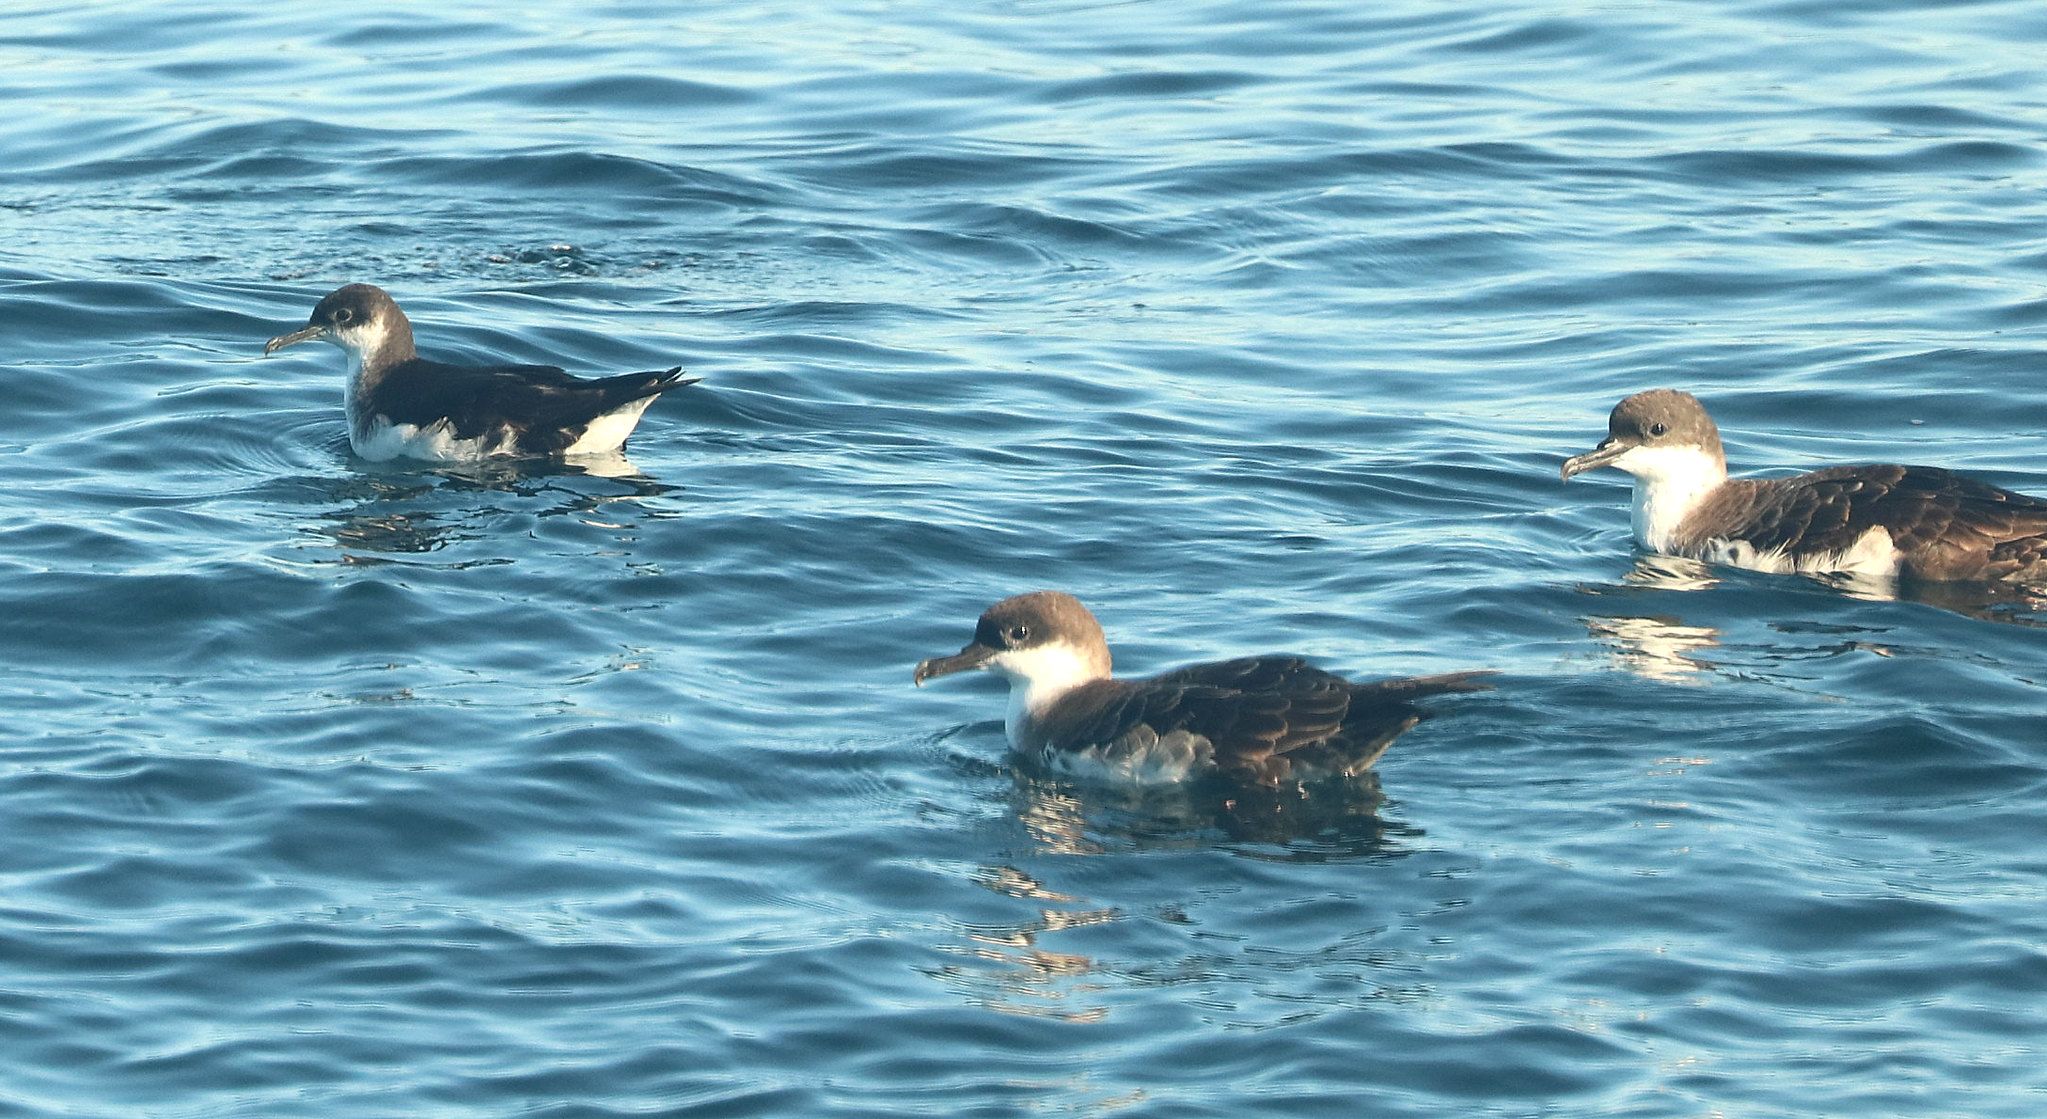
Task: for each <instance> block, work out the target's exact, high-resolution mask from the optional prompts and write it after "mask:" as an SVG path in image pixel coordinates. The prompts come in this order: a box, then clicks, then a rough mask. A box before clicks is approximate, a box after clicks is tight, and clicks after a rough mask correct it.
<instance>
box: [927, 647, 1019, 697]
mask: <svg viewBox="0 0 2047 1119" xmlns="http://www.w3.org/2000/svg"><path fill="white" fill-rule="evenodd" d="M999 652H1001V650H999V649H992V648H989V647H988V646H986V645H983V644H981V643H980V642H979V641H969V642H967V647H966V648H964V649H961V650H960V651H959V652H957V653H954V654H953V655H952V656H949V657H932V658H930V659H929V660H921V661H918V662H917V671H916V672H915V673H914V674H912V675H911V677H910V682H911V683H913V684H915V685H917V686H918V687H920V688H921V687H923V686H924V681H926V680H936V679H937V678H939V677H940V676H950V675H952V674H953V673H955V672H971V671H973V670H974V669H977V668H986V667H988V662H989V661H991V660H994V659H995V656H996V654H997V653H999Z"/></svg>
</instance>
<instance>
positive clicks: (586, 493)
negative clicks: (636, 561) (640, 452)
mask: <svg viewBox="0 0 2047 1119" xmlns="http://www.w3.org/2000/svg"><path fill="white" fill-rule="evenodd" d="M592 466H594V467H597V469H594V470H593V469H590V467H592ZM585 477H588V478H595V479H599V480H600V482H601V484H600V485H597V486H595V487H590V486H583V485H578V484H576V480H577V479H579V478H585ZM436 481H438V483H439V484H435V483H436ZM607 489H615V490H616V492H605V491H606V490H607ZM677 489H678V487H675V486H670V485H665V484H663V483H660V482H656V481H654V480H653V479H652V478H649V477H647V476H646V475H643V474H640V473H638V472H637V471H636V470H634V469H633V466H632V463H631V462H629V461H627V460H626V459H625V457H624V456H622V455H609V456H598V457H597V458H595V459H592V460H585V461H579V462H573V463H570V462H553V463H546V464H540V465H537V466H536V464H532V463H526V464H521V465H519V466H513V465H511V464H489V463H468V464H463V465H461V466H450V467H443V468H440V469H437V470H434V471H432V472H431V473H407V474H404V475H401V476H392V477H383V476H379V475H377V474H375V473H367V474H358V475H354V476H352V477H351V478H349V479H348V480H346V482H345V483H344V484H343V485H342V486H341V487H340V490H339V491H338V492H336V493H335V495H334V496H335V497H336V498H337V499H347V500H352V501H353V502H354V503H353V504H352V505H350V506H347V507H344V508H340V509H336V510H334V511H333V512H329V513H324V514H322V515H321V516H320V518H319V521H318V523H317V524H316V525H315V526H314V530H315V531H316V532H317V533H319V534H320V535H323V536H325V537H327V538H328V539H330V540H332V541H333V542H334V543H335V544H337V545H339V546H340V547H341V548H342V549H343V552H344V554H343V556H342V561H341V562H343V563H371V564H374V563H379V562H389V561H387V560H380V559H378V558H376V557H379V556H399V555H420V554H424V553H428V552H434V551H439V550H441V549H443V548H446V547H449V546H450V545H454V544H458V543H461V542H463V541H468V540H476V539H481V538H483V537H485V536H487V535H490V530H489V525H490V522H491V521H492V520H493V519H495V518H498V517H501V516H503V515H504V514H505V513H506V512H508V511H509V510H508V508H507V507H506V503H505V502H504V501H503V500H501V499H502V498H504V497H511V498H514V499H518V500H520V501H522V502H524V501H527V500H534V499H538V500H543V501H551V502H552V504H551V505H548V506H546V507H542V508H537V509H536V508H531V507H525V508H523V512H524V513H525V515H528V516H535V517H541V518H548V517H560V516H570V517H576V518H578V519H580V520H582V521H583V522H584V523H586V524H590V525H593V526H595V527H599V528H622V527H625V526H626V525H627V524H629V523H631V518H630V517H620V516H618V515H616V514H615V513H613V512H610V510H618V511H621V512H623V511H625V510H630V509H634V507H636V506H638V505H639V504H640V503H642V502H643V501H644V500H645V499H647V498H652V497H659V496H661V495H663V494H668V493H673V492H676V491H677ZM478 495H483V496H484V497H485V498H486V500H483V501H479V500H478ZM491 498H497V499H498V500H491ZM363 553H367V554H363ZM485 562H501V561H497V560H492V561H485Z"/></svg>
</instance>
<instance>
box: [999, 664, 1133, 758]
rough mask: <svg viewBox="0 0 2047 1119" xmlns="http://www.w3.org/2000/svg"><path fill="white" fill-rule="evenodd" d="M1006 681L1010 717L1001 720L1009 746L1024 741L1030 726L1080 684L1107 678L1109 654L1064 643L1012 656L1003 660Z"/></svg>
mask: <svg viewBox="0 0 2047 1119" xmlns="http://www.w3.org/2000/svg"><path fill="white" fill-rule="evenodd" d="M1001 667H1002V671H1003V674H1004V675H1006V676H1008V677H1009V714H1008V717H1007V718H1005V719H1004V720H1003V725H1004V728H1005V729H1006V730H1007V731H1008V733H1009V740H1010V741H1011V742H1012V743H1021V742H1022V741H1023V740H1024V737H1025V734H1026V731H1027V728H1028V727H1029V726H1030V724H1031V723H1032V722H1033V721H1035V720H1037V719H1038V718H1040V717H1041V716H1043V715H1044V713H1045V711H1046V710H1047V709H1048V708H1050V707H1051V706H1052V704H1054V703H1056V702H1058V701H1059V698H1060V697H1061V696H1063V695H1065V694H1066V693H1068V692H1070V691H1072V690H1073V689H1075V688H1077V687H1080V686H1081V685H1082V684H1086V683H1089V682H1091V681H1094V680H1105V679H1108V676H1109V651H1108V649H1106V648H1098V649H1083V648H1081V647H1079V646H1075V645H1071V644H1066V643H1064V642H1062V643H1060V644H1056V645H1042V646H1039V647H1038V648H1035V649H1024V650H1018V651H1015V652H1011V653H1009V654H1007V655H1006V656H1005V657H1004V658H1003V663H1002V666H1001Z"/></svg>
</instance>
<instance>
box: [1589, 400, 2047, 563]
mask: <svg viewBox="0 0 2047 1119" xmlns="http://www.w3.org/2000/svg"><path fill="white" fill-rule="evenodd" d="M1606 430H1607V436H1606V438H1605V440H1603V441H1601V443H1600V444H1599V445H1598V446H1597V447H1594V448H1593V449H1592V450H1590V451H1587V452H1586V453H1584V454H1582V455H1579V456H1577V457H1576V458H1572V459H1569V460H1567V461H1566V462H1565V463H1564V466H1563V476H1564V479H1565V480H1566V481H1568V480H1569V479H1570V478H1571V477H1572V476H1573V475H1576V474H1582V473H1584V472H1585V471H1587V470H1591V469H1593V468H1595V467H1600V466H1611V467H1615V468H1617V469H1620V470H1625V471H1627V472H1628V473H1630V474H1632V475H1634V476H1635V510H1634V530H1635V539H1636V540H1638V541H1640V542H1641V544H1642V546H1643V547H1645V548H1648V549H1650V550H1651V551H1655V552H1662V553H1665V554H1668V555H1678V556H1688V557H1690V558H1692V559H1700V560H1707V561H1710V562H1715V563H1728V564H1733V565H1735V566H1738V567H1747V568H1752V569H1754V570H1757V571H1801V572H1811V573H1818V572H1845V573H1849V574H1855V575H1873V576H1878V577H1882V578H1891V577H1895V576H1900V575H1902V576H1907V577H1911V578H1917V579H1924V580H1936V581H1939V580H1961V579H1969V580H1987V579H2016V580H2022V581H2037V580H2043V579H2047V500H2042V499H2041V498H2037V497H2031V496H2028V495H2026V494H2022V493H2013V492H2011V491H2010V490H2004V489H1999V488H1998V487H1996V486H1993V485H1990V484H1989V483H1987V482H1980V481H1977V480H1976V479H1974V478H1968V477H1964V476H1963V475H1960V474H1956V473H1954V472H1953V471H1950V470H1942V469H1940V468H1939V467H1935V466H1834V467H1828V468H1827V469H1825V470H1815V471H1813V472H1811V473H1809V474H1799V475H1797V476H1795V477H1790V478H1768V479H1748V478H1741V479H1734V480H1729V479H1728V477H1727V456H1726V454H1725V453H1724V452H1723V451H1722V450H1721V447H1720V430H1719V429H1718V428H1716V427H1715V426H1713V420H1712V417H1710V416H1708V415H1707V414H1706V408H1705V406H1704V405H1702V404H1700V403H1699V401H1698V398H1696V397H1694V396H1692V395H1691V394H1690V393H1687V392H1679V391H1677V390H1675V389H1650V390H1649V391H1647V392H1638V393H1636V394H1635V395H1633V396H1630V397H1628V398H1627V399H1626V400H1623V401H1621V402H1620V403H1619V404H1618V405H1615V406H1614V410H1613V414H1612V416H1610V417H1609V418H1608V419H1607V422H1606Z"/></svg>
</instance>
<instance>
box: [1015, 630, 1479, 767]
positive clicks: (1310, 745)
mask: <svg viewBox="0 0 2047 1119" xmlns="http://www.w3.org/2000/svg"><path fill="white" fill-rule="evenodd" d="M1482 675H1484V674H1482V673H1456V674H1451V675H1446V676H1430V677H1412V678H1406V679H1398V680H1386V681H1379V682H1376V683H1368V684H1357V683H1353V682H1351V681H1349V680H1346V679H1344V678H1343V677H1341V676H1337V675H1335V674H1334V673H1330V672H1325V671H1323V670H1322V669H1319V668H1316V667H1314V666H1313V665H1311V664H1309V663H1307V662H1306V661H1304V660H1301V659H1300V658H1298V657H1283V656H1268V657H1245V658H1241V659H1238V660H1229V661H1217V662H1213V663H1208V664H1199V665H1192V666H1189V667H1187V668H1182V669H1178V670H1175V671H1173V672H1168V673H1165V674H1163V675H1160V676H1155V677H1152V678H1150V679H1142V680H1096V681H1092V682H1090V683H1088V684H1083V685H1081V686H1080V687H1078V688H1076V689H1074V690H1073V691H1072V692H1069V693H1067V694H1066V695H1065V696H1062V697H1061V698H1060V700H1059V701H1058V702H1057V703H1056V704H1055V705H1054V711H1053V712H1051V713H1050V717H1049V718H1048V719H1047V720H1046V721H1045V723H1044V725H1042V726H1039V727H1037V728H1036V740H1035V741H1034V742H1032V743H1030V744H1029V745H1031V746H1033V747H1035V748H1037V749H1038V750H1040V751H1041V752H1042V753H1043V754H1044V755H1045V756H1046V757H1048V758H1050V759H1052V760H1053V761H1054V762H1055V763H1057V762H1059V761H1061V760H1062V757H1063V758H1064V760H1066V761H1069V762H1071V761H1076V760H1082V759H1084V760H1085V761H1086V762H1087V763H1089V764H1090V765H1099V766H1106V767H1109V768H1112V769H1113V768H1117V767H1119V766H1120V767H1121V768H1122V769H1124V770H1125V771H1126V772H1125V775H1133V774H1131V773H1130V772H1129V771H1131V770H1141V771H1147V772H1152V773H1157V774H1159V775H1160V776H1162V777H1164V778H1165V779H1171V778H1172V776H1174V775H1172V774H1170V773H1167V772H1166V771H1169V770H1171V769H1173V768H1175V767H1183V768H1185V769H1195V768H1201V767H1203V766H1208V765H1212V766H1214V767H1215V768H1216V769H1220V770H1224V771H1229V772H1234V773H1237V774H1239V775H1241V776H1245V777H1248V778H1250V779H1252V780H1256V781H1259V782H1261V783H1265V784H1278V783H1280V782H1283V781H1286V780H1297V779H1302V778H1306V777H1314V776H1324V775H1331V774H1345V775H1350V774H1356V773H1359V772H1362V771H1363V770H1364V769H1366V768H1367V767H1369V766H1370V765H1371V764H1372V763H1373V762H1374V761H1376V760H1378V758H1379V755H1381V754H1383V753H1384V752H1385V750H1386V747H1387V746H1389V745H1390V744H1391V743H1392V742H1393V740H1394V739H1395V738H1397V737H1399V736H1400V735H1401V734H1402V733H1404V732H1405V731H1406V730H1408V729H1409V728H1410V727H1412V726H1414V725H1415V724H1416V723H1418V722H1420V721H1421V720H1422V719H1423V718H1425V717H1426V712H1425V711H1424V710H1423V709H1421V708H1419V707H1416V706H1415V705H1414V704H1413V702H1412V701H1413V700H1415V699H1420V698H1424V697H1426V696H1430V695H1440V694H1445V693H1450V692H1468V691H1477V690H1480V689H1482V688H1484V687H1485V686H1486V685H1484V684H1482V683H1479V682H1478V678H1479V677H1480V676H1482ZM1135 775H1137V776H1143V775H1144V774H1143V773H1137V774H1135ZM1180 775H1184V774H1180Z"/></svg>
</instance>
